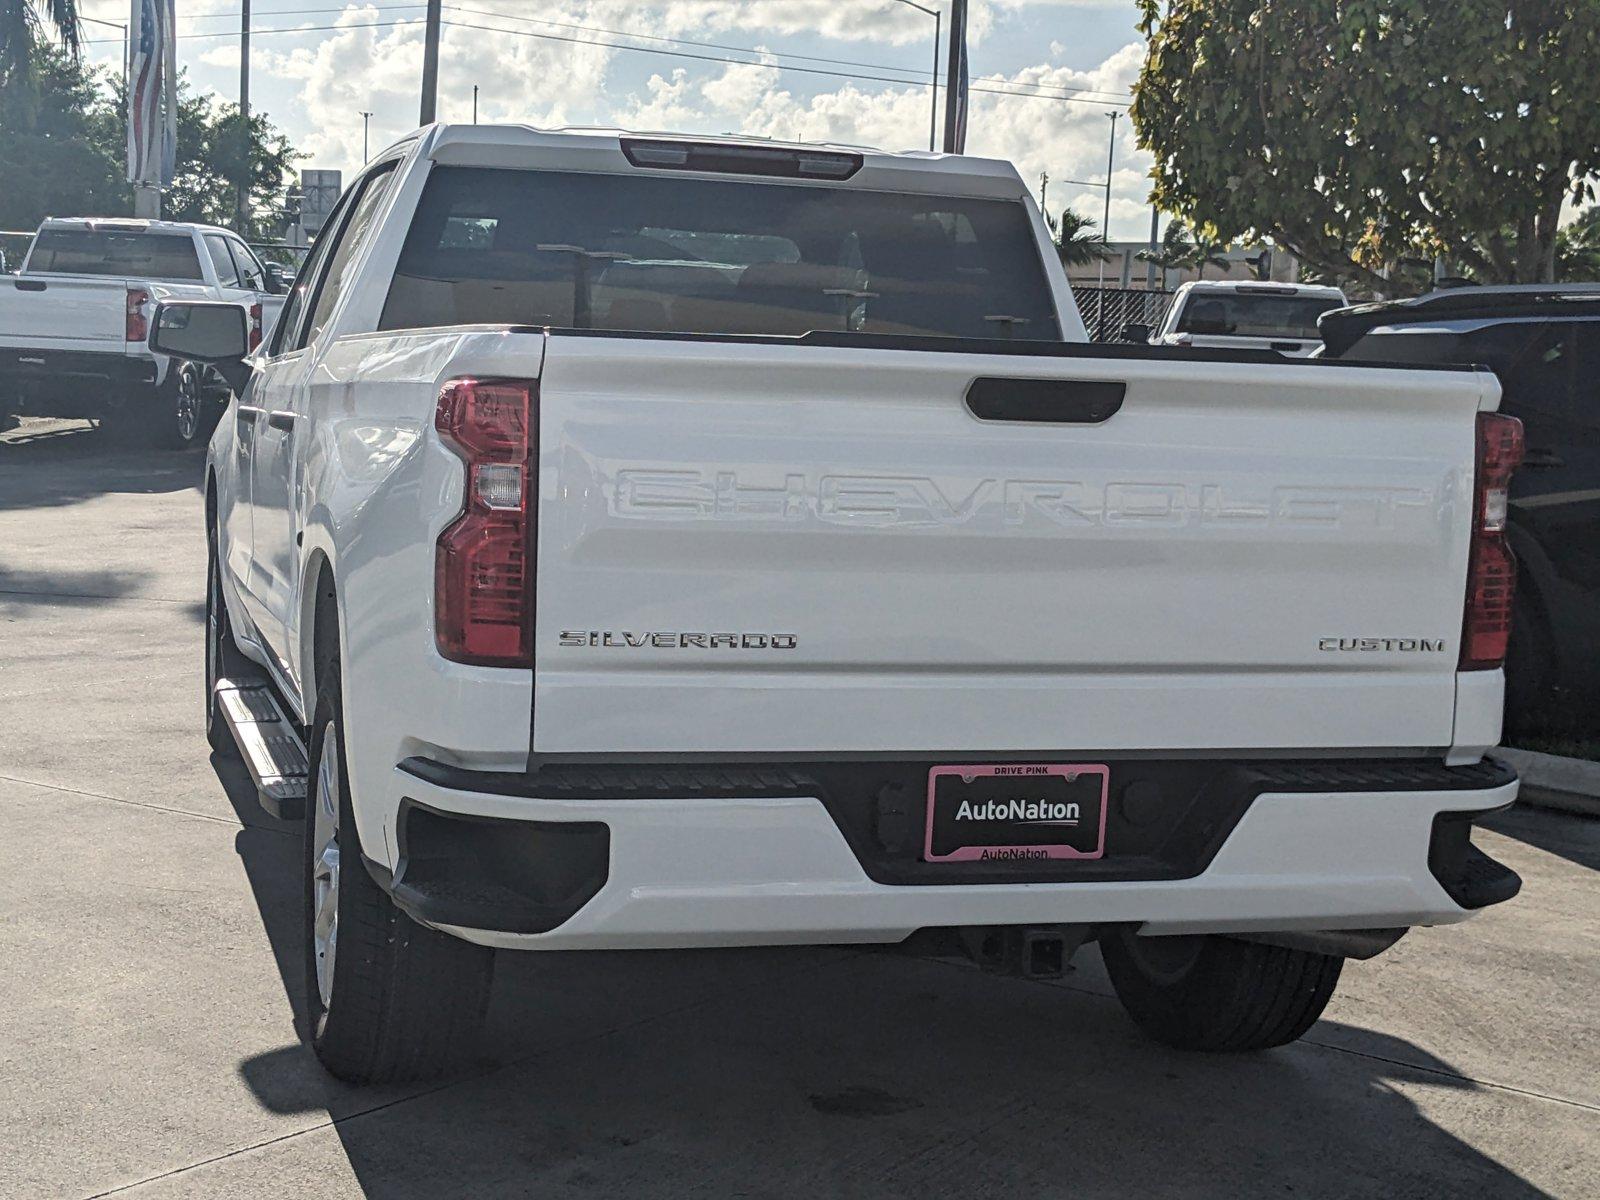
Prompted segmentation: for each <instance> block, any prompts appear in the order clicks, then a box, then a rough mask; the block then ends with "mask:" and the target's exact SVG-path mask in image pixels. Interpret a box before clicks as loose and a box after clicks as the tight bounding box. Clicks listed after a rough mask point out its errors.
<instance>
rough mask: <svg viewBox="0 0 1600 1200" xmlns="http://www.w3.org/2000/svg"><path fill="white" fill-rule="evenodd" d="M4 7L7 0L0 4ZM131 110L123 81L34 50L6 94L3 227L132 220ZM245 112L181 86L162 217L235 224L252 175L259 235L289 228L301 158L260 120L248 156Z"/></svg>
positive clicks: (45, 49) (0, 152) (1, 148)
mask: <svg viewBox="0 0 1600 1200" xmlns="http://www.w3.org/2000/svg"><path fill="white" fill-rule="evenodd" d="M0 2H3V0H0ZM125 113H126V105H125V102H124V93H123V90H122V85H121V82H120V80H118V81H117V82H116V83H115V84H111V85H107V84H106V83H105V81H104V79H103V77H102V76H101V74H100V73H98V72H96V71H95V70H94V69H92V68H90V67H89V66H88V65H87V64H85V63H84V62H83V61H82V60H81V59H78V58H75V57H73V56H72V55H71V54H69V53H67V52H65V51H62V50H57V49H54V48H53V47H49V46H40V47H36V48H35V53H34V58H33V61H32V64H31V67H30V75H29V78H28V80H27V81H25V82H24V81H21V80H18V81H15V82H14V83H13V84H12V85H8V86H6V87H3V88H0V180H3V181H4V182H3V186H0V228H11V229H30V228H32V227H33V226H35V225H37V224H38V223H39V222H40V221H41V220H43V219H44V218H45V217H49V216H57V217H61V216H103V217H115V216H127V215H130V214H131V213H132V212H133V189H132V188H131V187H130V186H129V185H128V183H127V182H126V178H125V176H126V169H125V166H126V157H127V144H126V140H125V139H126V128H127V126H126V117H125ZM239 133H240V130H239V110H238V109H237V108H236V107H235V106H233V105H231V104H223V103H219V102H217V101H216V100H214V99H212V98H211V97H209V96H200V95H196V94H195V93H194V91H193V90H192V89H191V88H190V87H189V84H188V81H187V80H186V79H183V78H182V77H180V79H179V82H178V154H177V168H176V172H175V175H174V178H173V181H172V186H171V187H170V188H168V189H167V191H166V193H165V194H164V196H163V197H162V213H163V215H164V216H166V217H167V218H169V219H171V220H175V221H202V222H206V223H208V224H213V225H230V224H232V222H233V217H234V211H235V207H236V203H237V195H238V186H239V181H240V180H241V179H242V178H245V177H246V175H248V179H249V184H250V199H251V218H252V221H251V228H250V229H249V230H247V231H245V232H246V233H247V235H248V236H251V237H275V236H277V235H278V234H279V233H281V232H282V225H283V221H284V217H285V208H286V203H287V193H288V188H289V184H290V179H291V172H292V170H293V168H294V164H295V162H296V160H297V159H298V157H299V155H298V154H296V153H295V151H294V149H293V147H292V146H290V144H289V141H288V139H287V138H285V137H284V136H283V134H282V133H280V132H279V131H278V130H277V129H275V128H274V127H273V125H272V123H271V122H270V121H269V120H268V119H267V118H266V117H265V116H262V115H260V114H253V115H252V116H251V119H250V150H249V156H248V158H246V156H245V154H244V153H243V139H242V138H241V137H240V136H239Z"/></svg>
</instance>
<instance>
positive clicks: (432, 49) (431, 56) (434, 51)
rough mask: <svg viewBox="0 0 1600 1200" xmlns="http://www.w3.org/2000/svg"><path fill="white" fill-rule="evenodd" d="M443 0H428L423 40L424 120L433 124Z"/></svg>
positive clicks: (435, 116) (437, 107)
mask: <svg viewBox="0 0 1600 1200" xmlns="http://www.w3.org/2000/svg"><path fill="white" fill-rule="evenodd" d="M441 3H442V0H428V16H427V23H426V25H425V27H424V29H423V42H422V121H421V124H423V125H432V124H433V122H434V121H435V120H436V119H437V117H438V111H439V22H440V13H439V10H440V6H441Z"/></svg>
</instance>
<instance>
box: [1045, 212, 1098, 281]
mask: <svg viewBox="0 0 1600 1200" xmlns="http://www.w3.org/2000/svg"><path fill="white" fill-rule="evenodd" d="M1044 220H1045V224H1047V225H1048V226H1050V240H1051V241H1052V242H1054V243H1055V247H1056V254H1057V255H1058V256H1059V257H1060V259H1061V265H1062V266H1064V267H1086V266H1089V265H1091V264H1092V263H1097V262H1104V261H1105V260H1106V259H1107V258H1109V257H1110V256H1111V254H1110V251H1109V250H1107V249H1106V243H1105V239H1104V238H1103V237H1101V236H1100V234H1099V233H1098V232H1097V231H1098V229H1099V228H1100V227H1099V225H1097V224H1096V223H1095V219H1094V218H1093V217H1085V216H1081V215H1079V214H1078V213H1076V212H1074V211H1073V210H1072V209H1070V208H1063V209H1062V210H1061V216H1060V217H1052V216H1051V215H1050V214H1049V213H1045V215H1044Z"/></svg>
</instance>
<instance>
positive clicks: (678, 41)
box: [83, 4, 1131, 108]
mask: <svg viewBox="0 0 1600 1200" xmlns="http://www.w3.org/2000/svg"><path fill="white" fill-rule="evenodd" d="M424 7H425V5H421V4H400V5H385V6H383V7H382V8H381V9H380V11H384V12H389V11H401V10H405V9H421V8H424ZM445 7H446V8H447V9H449V10H450V11H452V12H462V13H467V14H470V15H482V16H490V17H494V18H495V19H497V20H509V21H524V22H529V23H533V24H540V25H548V26H552V27H555V28H563V29H578V30H583V31H586V32H593V33H603V34H608V35H611V36H614V37H627V38H633V39H635V40H640V41H652V42H660V43H665V44H671V45H682V46H700V47H705V48H709V49H719V50H731V51H734V52H737V53H741V54H751V55H771V56H772V57H773V58H790V59H800V60H802V61H807V62H824V63H833V64H838V65H843V66H862V67H868V68H870V69H872V70H874V71H896V72H903V73H906V74H915V72H914V70H913V69H912V68H909V67H894V66H888V65H885V64H881V63H868V62H862V61H860V60H856V59H836V58H827V57H823V56H821V55H811V54H799V53H794V52H790V51H765V50H759V49H756V48H754V47H749V46H734V45H729V44H727V43H723V42H700V41H695V40H693V39H688V38H668V37H660V36H656V35H653V34H640V33H628V32H624V31H621V30H614V29H605V28H602V27H599V26H592V25H580V24H575V23H572V22H566V21H547V20H543V19H541V18H536V17H522V16H517V15H515V14H512V13H500V12H494V11H492V10H487V9H473V8H466V7H464V6H461V5H453V4H452V5H446V6H445ZM346 11H348V9H347V8H327V7H322V8H303V9H272V10H264V11H263V13H262V15H265V16H297V15H315V14H319V13H329V12H346ZM232 15H235V14H230V13H201V14H196V15H195V16H194V17H192V18H184V19H186V20H201V19H204V18H207V17H219V16H232ZM417 23H418V22H417V21H416V20H415V19H412V20H405V19H401V20H394V21H363V22H347V23H342V24H337V25H298V26H268V27H261V28H256V29H254V30H253V31H252V32H254V33H257V34H280V33H323V32H330V31H337V30H342V29H391V28H395V27H397V26H401V25H413V24H417ZM444 24H445V25H449V26H452V27H454V28H458V29H470V30H475V31H478V32H484V33H502V34H508V35H510V36H512V37H527V38H536V39H539V40H542V41H554V42H566V43H569V44H573V45H584V46H600V47H604V48H606V49H611V50H628V51H632V52H633V53H635V54H655V55H661V56H666V57H670V58H682V59H689V60H693V61H696V62H714V63H726V64H729V65H732V66H747V67H759V68H762V69H765V70H773V71H789V72H792V73H796V74H802V75H821V76H826V77H829V78H834V79H855V80H861V81H863V82H871V83H892V84H897V85H899V86H901V87H932V86H934V84H933V82H932V81H929V80H923V79H917V78H911V79H907V78H904V77H902V76H889V75H881V74H865V73H862V72H858V71H831V70H824V69H822V68H819V67H801V66H794V65H792V64H788V63H783V62H773V61H769V60H767V59H763V58H753V59H741V58H728V57H726V56H722V55H714V54H696V53H693V52H691V51H687V50H667V49H656V48H653V47H649V46H629V45H626V44H623V43H619V42H609V41H600V40H598V39H594V38H582V37H574V36H571V35H563V34H555V33H539V32H536V31H534V30H531V29H505V28H502V27H498V26H491V25H481V24H477V23H475V22H470V21H445V22H444ZM177 36H178V38H179V40H184V41H188V40H200V39H205V38H213V39H216V38H227V37H232V36H233V34H232V32H231V31H227V32H222V31H219V32H215V33H212V32H206V33H180V34H178V35H177ZM110 40H111V39H91V40H88V41H85V42H84V43H83V44H84V45H98V44H101V43H102V42H107V41H110ZM999 82H1001V81H998V80H990V81H987V82H984V81H982V80H979V81H975V82H973V83H971V84H969V86H968V90H969V91H972V92H982V93H986V94H989V95H996V96H1017V97H1021V98H1024V99H1034V100H1060V101H1064V102H1068V103H1077V104H1098V105H1101V106H1104V105H1107V104H1113V105H1118V106H1121V107H1124V108H1125V107H1128V106H1129V105H1130V104H1131V101H1129V100H1127V99H1126V98H1125V97H1123V96H1120V95H1117V94H1116V93H1113V92H1106V91H1102V90H1100V89H1096V88H1071V87H1067V86H1066V85H1064V84H1053V83H1029V82H1025V81H1021V80H1012V81H1009V82H1010V84H1011V86H1009V87H998V86H994V85H995V84H997V83H999ZM1018 87H1023V88H1034V89H1039V90H1035V91H1019V90H1017V88H1018ZM1100 96H1104V97H1108V98H1107V99H1096V98H1095V97H1100Z"/></svg>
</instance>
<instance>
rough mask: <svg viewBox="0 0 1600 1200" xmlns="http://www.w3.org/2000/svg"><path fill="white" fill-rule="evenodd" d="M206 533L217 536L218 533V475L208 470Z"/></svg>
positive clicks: (210, 469) (212, 470)
mask: <svg viewBox="0 0 1600 1200" xmlns="http://www.w3.org/2000/svg"><path fill="white" fill-rule="evenodd" d="M206 531H207V532H208V533H211V534H212V535H213V536H215V534H216V532H217V473H216V471H215V470H214V469H212V468H210V467H208V468H207V469H206Z"/></svg>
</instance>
